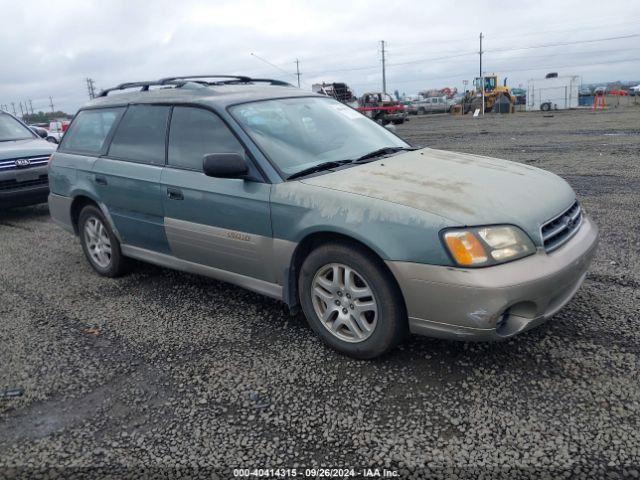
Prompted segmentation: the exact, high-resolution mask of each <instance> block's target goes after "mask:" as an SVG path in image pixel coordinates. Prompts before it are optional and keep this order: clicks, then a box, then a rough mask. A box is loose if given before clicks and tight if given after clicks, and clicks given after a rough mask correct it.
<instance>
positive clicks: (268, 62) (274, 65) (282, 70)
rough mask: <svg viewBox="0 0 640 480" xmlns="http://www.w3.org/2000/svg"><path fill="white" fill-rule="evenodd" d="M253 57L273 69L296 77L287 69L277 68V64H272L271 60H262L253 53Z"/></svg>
mask: <svg viewBox="0 0 640 480" xmlns="http://www.w3.org/2000/svg"><path fill="white" fill-rule="evenodd" d="M251 56H252V57H255V58H257V59H258V60H260V61H261V62H264V63H266V64H267V65H271V66H272V67H273V68H275V69H276V70H280V71H281V72H282V73H285V74H287V75H295V73H291V72H287V71H286V70H285V69H283V68H280V67H279V66H277V65H276V64H275V63H271V62H270V61H269V60H267V59H266V58H262V57H261V56H259V55H256V54H255V53H253V52H251Z"/></svg>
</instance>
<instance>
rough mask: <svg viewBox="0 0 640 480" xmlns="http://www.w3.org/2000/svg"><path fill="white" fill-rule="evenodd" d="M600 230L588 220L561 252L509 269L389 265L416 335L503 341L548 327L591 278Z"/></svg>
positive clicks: (510, 265) (540, 255) (513, 264)
mask: <svg viewBox="0 0 640 480" xmlns="http://www.w3.org/2000/svg"><path fill="white" fill-rule="evenodd" d="M597 243H598V228H597V227H596V226H595V225H594V224H593V223H592V222H591V221H590V220H589V219H588V218H587V217H586V216H585V218H584V221H583V225H582V227H580V230H578V232H577V233H576V234H575V235H574V236H573V238H572V239H571V240H569V241H568V242H567V243H566V244H565V245H563V246H562V247H561V248H559V249H558V250H556V251H554V252H552V253H549V254H547V253H545V252H544V251H543V250H541V249H540V250H539V251H538V252H537V253H536V254H535V255H532V256H530V257H526V258H523V259H521V260H516V261H513V262H510V263H506V264H504V265H497V266H493V267H486V268H476V269H465V268H456V267H444V266H436V265H425V264H417V263H408V262H393V261H389V262H387V265H388V266H389V268H390V269H391V271H392V272H393V274H394V276H395V277H396V279H397V281H398V284H399V285H400V289H401V290H402V293H403V294H404V298H405V303H406V306H407V313H408V315H409V328H410V330H411V332H412V333H416V334H421V335H427V336H431V337H439V338H448V339H456V340H466V341H468V340H498V339H503V338H508V337H511V336H513V335H516V334H518V333H521V332H523V331H525V330H529V329H531V328H533V327H536V326H538V325H540V324H541V323H544V322H545V321H546V320H548V319H549V318H551V316H553V315H554V314H555V313H556V312H558V311H559V310H560V309H561V308H562V307H563V306H564V305H566V304H567V303H568V302H569V301H570V300H571V298H573V296H574V295H575V293H576V292H577V290H578V289H579V288H580V285H582V282H583V281H584V279H585V277H586V272H587V268H588V267H589V264H590V263H591V260H592V259H593V256H594V254H595V251H596V246H597Z"/></svg>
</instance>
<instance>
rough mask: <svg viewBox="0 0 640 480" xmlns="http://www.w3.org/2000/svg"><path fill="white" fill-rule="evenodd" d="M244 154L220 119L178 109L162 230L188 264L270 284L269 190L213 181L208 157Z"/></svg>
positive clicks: (257, 184) (167, 170) (164, 178)
mask: <svg viewBox="0 0 640 480" xmlns="http://www.w3.org/2000/svg"><path fill="white" fill-rule="evenodd" d="M230 152H238V153H242V154H245V155H246V153H245V151H244V148H243V147H242V145H241V144H240V142H239V141H238V140H237V138H236V137H235V135H234V134H233V133H232V132H231V130H229V128H228V127H227V126H226V124H225V123H224V122H223V121H222V120H221V119H220V117H219V116H217V115H216V114H214V113H213V112H211V111H209V110H206V109H201V108H197V107H174V109H173V113H172V115H171V125H170V129H169V147H168V156H167V166H166V167H165V169H164V170H163V173H162V180H161V183H162V190H163V205H164V227H165V232H166V236H167V239H168V241H169V245H170V248H171V252H172V254H173V255H174V256H176V257H178V258H180V259H183V260H188V261H190V262H194V263H198V264H202V265H207V266H210V267H214V268H218V269H221V270H225V271H228V272H233V273H237V274H241V275H246V276H250V277H254V278H258V279H260V280H265V281H268V282H273V281H274V272H273V271H272V268H271V267H270V265H269V263H270V262H269V261H268V259H269V258H271V251H272V244H273V239H272V231H271V217H270V207H269V194H270V185H269V184H267V183H260V182H254V181H247V180H241V179H226V178H211V177H207V176H206V175H205V174H204V173H203V171H202V162H203V158H204V156H205V155H207V154H210V153H230Z"/></svg>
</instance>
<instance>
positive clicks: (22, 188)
mask: <svg viewBox="0 0 640 480" xmlns="http://www.w3.org/2000/svg"><path fill="white" fill-rule="evenodd" d="M48 194H49V183H48V182H47V167H46V166H42V167H32V168H26V169H24V170H9V171H6V172H0V209H4V208H14V207H24V206H27V205H36V204H38V203H44V202H46V201H47V195H48Z"/></svg>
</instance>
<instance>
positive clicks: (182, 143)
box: [168, 107, 244, 171]
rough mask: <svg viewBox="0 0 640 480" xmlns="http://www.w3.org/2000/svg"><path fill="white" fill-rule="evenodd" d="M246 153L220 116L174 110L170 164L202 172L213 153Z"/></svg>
mask: <svg viewBox="0 0 640 480" xmlns="http://www.w3.org/2000/svg"><path fill="white" fill-rule="evenodd" d="M243 152H244V149H243V148H242V145H241V144H240V142H239V141H238V139H237V138H236V137H235V136H234V134H233V133H232V132H231V130H229V128H228V127H227V125H226V124H225V123H224V122H223V121H222V120H221V119H220V117H218V116H217V115H216V114H214V113H212V112H209V111H207V110H203V109H201V108H192V107H174V109H173V114H172V115H171V127H170V129H169V158H168V164H169V165H172V166H175V167H180V168H188V169H190V170H198V171H202V160H203V158H204V156H205V155H207V154H209V153H243Z"/></svg>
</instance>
